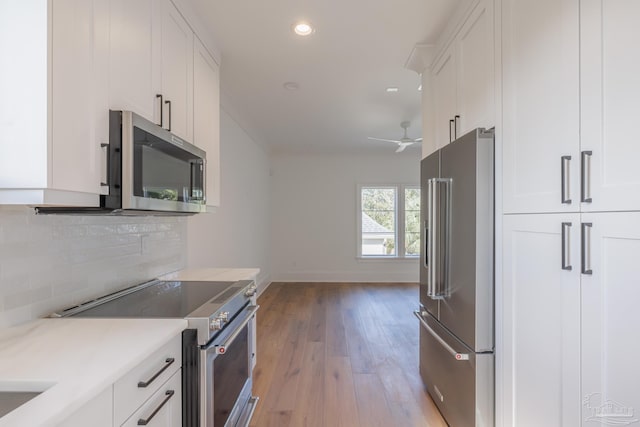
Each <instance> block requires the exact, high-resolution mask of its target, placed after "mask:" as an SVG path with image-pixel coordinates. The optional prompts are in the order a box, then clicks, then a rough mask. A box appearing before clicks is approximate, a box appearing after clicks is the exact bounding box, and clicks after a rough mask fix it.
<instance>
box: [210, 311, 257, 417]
mask: <svg viewBox="0 0 640 427" xmlns="http://www.w3.org/2000/svg"><path fill="white" fill-rule="evenodd" d="M258 308H259V306H256V305H248V306H246V308H244V309H243V310H242V311H241V312H240V313H238V315H237V316H236V317H235V318H234V319H232V321H231V322H230V323H229V325H228V327H227V328H225V330H224V331H223V333H221V334H219V335H218V336H216V337H215V338H214V339H213V340H212V341H211V342H210V343H209V344H207V345H206V346H205V347H204V348H203V349H202V351H201V353H200V366H201V369H200V381H201V383H202V384H205V385H206V386H205V387H204V389H203V392H204V396H203V398H202V399H201V401H202V402H207V404H202V405H201V406H200V410H201V413H200V417H201V419H203V420H205V423H204V425H206V426H208V427H209V426H216V427H217V426H236V425H241V426H245V425H247V424H248V422H249V419H250V418H251V415H252V412H253V408H255V404H256V402H257V398H255V397H252V396H251V388H252V378H251V371H252V369H251V368H252V362H253V361H252V359H253V356H254V355H255V351H254V349H253V348H252V345H253V343H252V336H253V334H254V330H253V328H254V325H253V322H252V319H253V318H254V317H255V314H256V311H258ZM238 402H239V403H238ZM211 403H213V404H211ZM244 405H250V407H249V408H248V409H249V410H248V411H247V410H244ZM243 415H245V416H244V417H243V418H244V419H242V420H241V419H240V418H241V417H242V416H243Z"/></svg>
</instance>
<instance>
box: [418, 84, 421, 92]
mask: <svg viewBox="0 0 640 427" xmlns="http://www.w3.org/2000/svg"><path fill="white" fill-rule="evenodd" d="M418 91H419V92H422V83H420V86H418Z"/></svg>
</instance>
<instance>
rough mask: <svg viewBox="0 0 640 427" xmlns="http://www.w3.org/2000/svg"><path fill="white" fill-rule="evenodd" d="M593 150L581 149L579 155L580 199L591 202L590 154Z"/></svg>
mask: <svg viewBox="0 0 640 427" xmlns="http://www.w3.org/2000/svg"><path fill="white" fill-rule="evenodd" d="M592 155H593V151H583V152H582V153H581V156H580V201H581V202H583V203H591V202H593V199H591V156H592Z"/></svg>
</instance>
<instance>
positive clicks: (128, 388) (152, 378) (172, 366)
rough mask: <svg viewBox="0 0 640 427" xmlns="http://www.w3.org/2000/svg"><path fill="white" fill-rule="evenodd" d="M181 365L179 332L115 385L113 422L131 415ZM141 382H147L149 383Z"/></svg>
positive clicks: (116, 423)
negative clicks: (144, 384)
mask: <svg viewBox="0 0 640 427" xmlns="http://www.w3.org/2000/svg"><path fill="white" fill-rule="evenodd" d="M171 359H173V362H171V361H170V360H171ZM181 365H182V335H181V334H179V335H177V336H176V337H174V338H172V339H171V341H169V342H168V343H167V344H165V345H164V346H163V347H162V348H160V349H159V350H157V351H156V352H154V353H153V354H152V355H151V356H149V357H147V358H146V359H145V360H144V361H143V362H141V363H140V364H139V365H138V366H136V367H135V368H133V369H132V370H131V371H129V372H128V373H127V374H125V375H124V376H123V377H122V378H120V379H119V380H118V381H117V382H116V383H115V384H114V385H113V415H114V425H117V426H119V425H121V424H122V423H123V422H124V421H125V420H126V419H127V418H129V417H130V416H131V414H132V413H134V412H135V411H136V410H137V409H138V408H139V407H140V406H141V405H142V404H143V403H144V402H146V401H147V400H148V399H149V398H150V397H151V395H153V394H154V393H155V392H156V391H157V390H158V389H159V388H160V386H161V385H162V384H164V383H165V382H166V381H167V380H168V379H169V378H170V377H171V376H172V375H173V374H174V373H175V372H177V371H178V372H179V369H180V366H181ZM156 375H157V376H156ZM141 383H147V385H146V387H143V386H142V384H141ZM173 399H175V396H174V398H173Z"/></svg>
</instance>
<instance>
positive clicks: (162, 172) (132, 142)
mask: <svg viewBox="0 0 640 427" xmlns="http://www.w3.org/2000/svg"><path fill="white" fill-rule="evenodd" d="M108 150H109V156H108V158H109V163H108V174H107V181H108V182H107V183H106V184H107V185H108V186H109V194H108V195H104V196H101V203H100V204H101V207H103V208H106V209H114V210H124V211H144V212H149V213H151V212H166V213H172V212H173V213H185V214H190V213H191V214H194V213H198V212H204V211H206V187H205V177H206V164H207V162H206V153H205V152H204V151H203V150H201V149H200V148H198V147H196V146H195V145H193V144H190V143H188V142H186V141H184V140H183V139H181V138H179V137H177V136H175V135H174V134H172V133H170V132H169V131H167V130H166V129H164V128H162V127H160V126H158V125H157V124H155V123H153V122H150V121H149V120H147V119H145V118H143V117H141V116H139V115H137V114H135V113H133V112H131V111H110V112H109V147H108ZM144 212H143V213H144Z"/></svg>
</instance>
